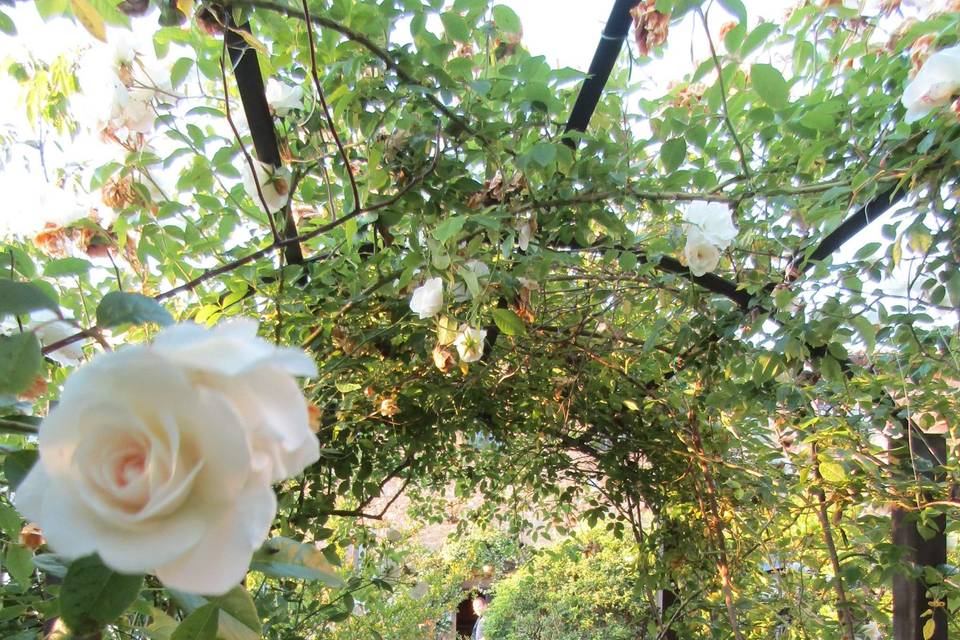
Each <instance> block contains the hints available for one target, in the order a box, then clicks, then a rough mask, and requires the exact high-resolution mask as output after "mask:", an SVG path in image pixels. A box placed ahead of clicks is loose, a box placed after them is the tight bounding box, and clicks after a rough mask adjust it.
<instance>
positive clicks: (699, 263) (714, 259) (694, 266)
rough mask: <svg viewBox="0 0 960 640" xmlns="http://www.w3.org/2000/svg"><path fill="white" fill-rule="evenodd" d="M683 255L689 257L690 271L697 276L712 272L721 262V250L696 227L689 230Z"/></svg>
mask: <svg viewBox="0 0 960 640" xmlns="http://www.w3.org/2000/svg"><path fill="white" fill-rule="evenodd" d="M683 255H684V257H685V258H686V259H687V266H688V267H690V273H692V274H693V275H695V276H702V275H704V274H706V273H710V272H711V271H713V270H714V269H716V268H717V265H718V264H720V250H719V249H717V247H716V245H714V244H713V243H712V242H710V241H709V240H708V239H707V237H706V236H705V235H703V233H701V232H700V230H699V229H697V228H696V227H691V229H690V230H689V231H688V232H687V244H686V246H685V247H684V248H683Z"/></svg>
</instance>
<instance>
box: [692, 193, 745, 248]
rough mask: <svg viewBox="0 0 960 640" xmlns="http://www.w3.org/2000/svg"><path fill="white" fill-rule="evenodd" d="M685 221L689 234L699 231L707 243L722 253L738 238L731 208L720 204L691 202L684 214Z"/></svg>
mask: <svg viewBox="0 0 960 640" xmlns="http://www.w3.org/2000/svg"><path fill="white" fill-rule="evenodd" d="M683 221H684V222H686V223H687V225H686V228H687V232H688V233H689V232H690V231H691V230H692V229H694V228H695V229H697V230H698V231H700V233H701V234H702V235H703V237H704V239H705V240H706V241H707V242H709V243H710V244H712V245H713V246H715V247H716V248H717V249H720V250H721V251H723V250H724V249H726V248H727V247H729V246H730V243H731V242H733V239H734V238H736V237H737V233H738V230H737V227H736V225H734V224H733V217H732V216H731V214H730V208H729V207H728V206H727V205H725V204H721V203H719V202H705V201H703V200H695V201H694V202H691V203H690V204H689V206H687V208H686V210H685V211H684V212H683Z"/></svg>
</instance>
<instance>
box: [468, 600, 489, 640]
mask: <svg viewBox="0 0 960 640" xmlns="http://www.w3.org/2000/svg"><path fill="white" fill-rule="evenodd" d="M486 610H487V597H486V596H485V595H483V594H480V595H478V596H477V597H476V598H474V599H473V612H474V613H475V614H477V622H476V624H474V625H473V633H472V634H471V635H470V640H484V639H483V614H484V612H485V611H486Z"/></svg>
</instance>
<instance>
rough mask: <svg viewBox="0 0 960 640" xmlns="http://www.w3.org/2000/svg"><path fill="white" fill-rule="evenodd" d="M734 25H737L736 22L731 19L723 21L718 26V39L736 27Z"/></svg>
mask: <svg viewBox="0 0 960 640" xmlns="http://www.w3.org/2000/svg"><path fill="white" fill-rule="evenodd" d="M736 26H737V23H736V22H733V21H730V22H724V23H723V25H722V26H721V27H720V39H721V40H723V39H724V38H726V37H727V34H728V33H730V32H731V31H733V30H734V29H735V28H736Z"/></svg>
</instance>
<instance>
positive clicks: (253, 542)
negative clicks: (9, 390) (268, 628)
mask: <svg viewBox="0 0 960 640" xmlns="http://www.w3.org/2000/svg"><path fill="white" fill-rule="evenodd" d="M255 334H256V324H255V323H253V322H234V323H231V324H225V325H221V326H219V327H217V328H215V329H213V330H207V329H204V328H201V327H199V326H195V325H179V326H175V327H172V328H169V329H167V330H165V331H164V332H162V333H161V334H160V335H159V336H158V337H157V339H156V341H155V343H154V345H153V346H131V347H126V348H123V349H121V350H119V351H115V352H112V353H107V354H103V355H101V356H99V357H97V358H96V359H94V360H93V361H92V362H91V363H89V364H88V365H86V366H83V367H81V368H80V369H79V370H78V371H77V372H76V373H75V374H73V375H72V376H71V377H70V378H68V379H67V382H66V384H65V385H64V389H63V394H62V395H61V399H60V403H59V405H58V406H57V407H56V408H55V409H54V410H53V411H52V412H51V413H50V415H49V416H47V418H46V419H45V420H44V421H43V423H42V424H41V426H40V432H39V436H38V438H39V452H40V458H39V460H38V462H37V464H36V465H35V466H34V467H33V469H32V470H31V471H30V473H29V474H28V476H27V477H26V479H25V480H24V481H23V483H22V484H21V485H20V486H19V487H18V489H17V492H16V496H15V502H16V505H17V508H18V509H19V510H20V511H21V512H22V513H23V514H24V515H25V516H26V517H27V518H28V519H30V520H33V521H35V522H37V523H39V524H40V526H41V527H42V528H43V532H44V535H45V536H46V538H47V540H48V542H49V544H50V546H51V548H52V549H54V550H55V551H56V552H58V553H61V554H63V555H66V556H68V557H79V556H83V555H87V554H90V553H94V552H96V553H98V554H99V555H100V557H101V558H102V559H103V561H104V563H106V564H107V565H108V566H110V567H111V568H113V569H114V570H116V571H120V572H124V573H144V572H153V573H155V574H156V575H157V577H159V578H160V580H161V581H163V583H164V584H166V585H167V586H169V587H172V588H175V589H180V590H183V591H187V592H190V593H201V594H207V595H213V594H221V593H225V592H226V591H228V590H230V589H231V588H232V587H234V586H235V585H236V584H238V583H239V582H240V580H241V579H242V578H243V576H244V575H245V573H246V571H247V567H248V565H249V563H250V558H251V556H252V555H253V552H254V550H256V549H257V548H258V547H259V546H260V545H261V543H262V542H263V541H264V540H265V539H266V537H267V535H268V533H269V530H270V526H271V523H272V522H273V518H274V516H275V514H276V498H275V497H274V494H273V490H272V488H271V483H272V482H274V481H277V480H280V479H283V478H285V477H288V476H290V475H294V474H298V473H300V472H301V471H302V470H303V469H304V467H305V466H307V465H308V464H311V463H312V462H314V461H316V460H317V459H318V458H319V444H318V441H317V439H316V437H315V436H314V435H313V434H312V433H311V432H310V427H309V423H308V413H307V402H306V400H305V398H304V397H303V394H302V393H301V391H300V388H299V386H298V384H297V382H296V381H295V380H294V378H293V376H294V375H313V374H315V366H314V364H313V362H312V360H310V358H309V357H308V356H307V355H306V354H305V353H303V352H301V351H298V350H295V349H283V348H277V347H275V346H273V345H272V344H270V343H268V342H266V341H265V340H262V339H260V338H258V337H256V335H255Z"/></svg>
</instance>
